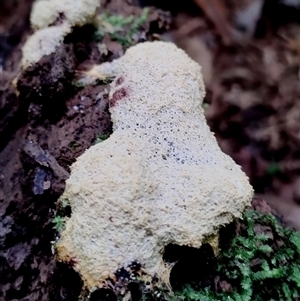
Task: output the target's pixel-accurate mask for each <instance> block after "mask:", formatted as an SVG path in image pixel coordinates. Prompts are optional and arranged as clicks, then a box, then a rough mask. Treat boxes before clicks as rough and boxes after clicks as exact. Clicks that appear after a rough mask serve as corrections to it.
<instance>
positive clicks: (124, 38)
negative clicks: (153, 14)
mask: <svg viewBox="0 0 300 301" xmlns="http://www.w3.org/2000/svg"><path fill="white" fill-rule="evenodd" d="M148 14H149V9H148V8H145V9H143V11H142V13H141V15H140V16H139V17H138V18H137V17H135V16H129V17H124V16H121V15H111V14H108V13H103V14H101V15H99V22H98V23H99V25H98V30H97V31H96V33H95V39H96V40H101V39H102V38H103V37H104V35H105V34H108V35H109V36H110V37H111V39H112V40H114V41H117V42H119V43H120V44H121V45H122V46H123V47H126V48H127V47H130V46H132V45H134V44H135V43H136V41H135V40H134V35H135V34H136V33H137V32H138V30H139V28H140V27H141V26H142V25H143V24H144V23H145V22H146V20H147V18H148Z"/></svg>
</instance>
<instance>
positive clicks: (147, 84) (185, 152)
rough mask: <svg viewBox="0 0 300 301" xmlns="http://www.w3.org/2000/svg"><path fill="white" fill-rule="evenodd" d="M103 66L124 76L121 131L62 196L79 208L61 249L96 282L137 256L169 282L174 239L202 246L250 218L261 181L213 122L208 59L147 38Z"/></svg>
mask: <svg viewBox="0 0 300 301" xmlns="http://www.w3.org/2000/svg"><path fill="white" fill-rule="evenodd" d="M97 74H98V75H99V77H101V76H102V75H103V74H106V75H109V76H116V78H115V79H114V81H113V82H112V84H111V91H110V112H111V118H112V122H113V134H112V135H111V136H110V137H109V138H108V139H107V140H105V141H104V142H102V143H100V144H97V145H94V146H92V147H91V148H89V149H88V150H87V151H86V152H85V153H84V154H83V155H81V156H80V157H79V158H78V159H77V161H76V162H75V163H74V164H73V165H72V167H71V176H70V178H69V179H68V180H67V183H66V189H65V192H64V194H63V195H62V197H61V198H63V199H65V198H67V199H68V200H69V201H70V205H71V208H72V215H71V217H70V218H69V219H68V220H67V223H66V228H65V230H64V231H63V232H62V233H61V239H60V241H59V242H58V245H57V254H58V258H59V260H62V261H70V260H71V259H72V260H73V263H74V262H75V266H74V268H75V269H76V270H77V271H78V272H79V273H80V275H81V277H82V279H83V281H84V283H85V286H86V287H87V288H92V287H99V286H101V283H102V282H103V281H105V279H107V277H113V275H114V273H115V272H116V271H117V270H118V269H119V268H121V267H126V266H128V265H130V264H131V263H132V262H136V261H137V262H140V263H141V264H142V266H143V268H144V270H145V271H146V273H147V274H149V275H151V276H156V277H158V278H159V279H160V281H161V282H163V283H166V284H168V282H169V274H170V266H168V265H167V264H165V263H164V262H163V259H162V253H163V250H164V248H165V246H167V245H168V244H177V245H187V246H191V247H195V248H199V247H200V246H201V245H202V244H203V243H204V242H207V238H208V237H211V238H215V237H216V236H217V235H218V230H219V228H220V227H221V226H222V225H225V224H228V223H229V222H231V221H232V220H233V218H235V217H241V215H242V212H243V211H244V209H245V207H246V206H248V205H249V204H250V201H251V199H252V195H253V189H252V187H251V185H250V184H249V181H248V178H247V176H246V175H245V174H244V173H243V172H242V170H241V168H240V166H238V165H237V164H235V163H234V161H233V160H232V159H231V158H230V157H229V156H227V155H226V154H224V153H223V152H222V151H221V150H220V148H219V146H218V144H217V141H216V139H215V137H214V135H213V133H211V131H210V130H209V127H208V126H207V123H206V120H205V117H204V112H203V109H202V107H201V104H202V101H203V97H204V95H205V92H204V85H203V80H202V75H201V68H200V66H199V65H198V64H197V63H196V62H194V61H193V60H192V59H190V58H189V57H188V56H187V55H186V54H185V52H184V51H182V50H180V49H178V48H177V47H176V46H175V45H173V44H171V43H166V42H146V43H142V44H138V45H136V46H134V47H131V48H130V49H128V50H127V52H126V53H125V55H124V56H123V57H121V58H120V59H118V60H115V61H113V62H112V63H105V64H102V65H99V66H95V67H94V68H93V69H92V70H91V71H90V73H88V74H87V75H86V76H87V78H88V76H89V75H91V76H93V77H97ZM211 243H212V244H213V239H212V242H211ZM214 246H215V248H216V245H214Z"/></svg>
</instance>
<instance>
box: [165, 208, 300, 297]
mask: <svg viewBox="0 0 300 301" xmlns="http://www.w3.org/2000/svg"><path fill="white" fill-rule="evenodd" d="M240 223H241V227H242V231H241V235H239V236H236V237H235V238H233V240H232V241H231V242H230V243H229V244H227V247H224V248H223V249H222V250H221V251H220V255H219V257H218V261H217V267H216V274H217V275H218V276H219V277H220V279H221V280H223V281H226V283H227V288H228V287H229V291H227V292H225V291H216V290H215V288H214V287H213V286H214V284H212V287H206V288H199V287H198V288H197V285H196V284H189V285H187V286H185V287H184V288H183V290H181V291H177V292H175V296H174V297H170V300H195V301H196V300H197V301H225V300H226V301H248V300H252V301H265V300H268V301H279V300H280V301H281V300H282V301H292V300H293V301H295V300H300V233H299V232H295V231H293V230H291V229H287V228H284V227H282V226H281V225H280V223H279V222H278V221H277V219H276V218H275V217H274V216H273V215H271V214H261V213H259V212H257V211H254V210H247V211H246V212H245V213H244V217H243V220H241V221H240ZM262 229H263V231H261V230H262Z"/></svg>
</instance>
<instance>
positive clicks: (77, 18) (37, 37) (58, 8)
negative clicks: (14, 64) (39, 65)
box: [22, 0, 100, 68]
mask: <svg viewBox="0 0 300 301" xmlns="http://www.w3.org/2000/svg"><path fill="white" fill-rule="evenodd" d="M99 5H100V0H39V1H36V2H34V4H33V8H32V12H31V15H30V22H31V26H32V28H33V29H34V30H36V32H35V33H33V35H32V36H30V37H29V38H28V40H27V41H26V43H25V45H24V46H23V49H22V50H23V59H22V67H23V68H26V67H28V66H30V65H31V64H34V63H36V62H38V61H39V60H40V59H41V58H42V57H43V56H44V55H48V54H51V53H53V52H54V51H55V50H56V49H57V47H58V46H59V45H60V44H61V43H62V41H63V38H64V37H65V36H66V35H67V34H68V33H69V32H70V31H71V28H72V27H73V26H76V25H78V26H81V25H83V24H85V23H86V22H87V21H88V20H89V19H90V18H92V17H93V16H94V15H95V12H96V9H97V7H98V6H99ZM41 43H42V45H41Z"/></svg>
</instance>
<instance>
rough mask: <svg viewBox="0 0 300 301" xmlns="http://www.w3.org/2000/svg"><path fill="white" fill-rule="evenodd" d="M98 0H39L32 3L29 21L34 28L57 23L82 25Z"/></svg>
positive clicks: (97, 3)
mask: <svg viewBox="0 0 300 301" xmlns="http://www.w3.org/2000/svg"><path fill="white" fill-rule="evenodd" d="M99 5H100V0H39V1H36V2H35V3H34V4H33V8H32V12H31V15H30V21H31V24H32V27H33V28H34V29H41V28H45V27H47V26H51V25H53V24H54V23H55V22H56V21H57V22H58V23H68V24H69V25H70V26H75V25H78V26H80V25H83V24H85V23H86V21H87V19H88V18H91V17H92V16H93V15H94V14H95V10H96V8H97V7H98V6H99Z"/></svg>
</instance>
